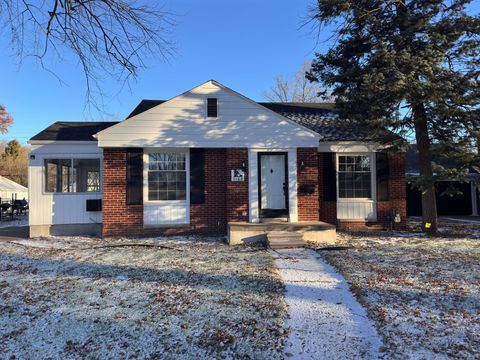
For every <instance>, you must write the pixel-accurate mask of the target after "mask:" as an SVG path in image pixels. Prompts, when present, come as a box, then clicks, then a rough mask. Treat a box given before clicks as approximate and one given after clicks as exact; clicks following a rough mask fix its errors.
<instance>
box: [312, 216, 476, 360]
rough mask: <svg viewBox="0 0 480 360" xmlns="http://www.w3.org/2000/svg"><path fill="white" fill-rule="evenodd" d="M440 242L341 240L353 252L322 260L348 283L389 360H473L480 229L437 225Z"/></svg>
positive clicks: (391, 236)
mask: <svg viewBox="0 0 480 360" xmlns="http://www.w3.org/2000/svg"><path fill="white" fill-rule="evenodd" d="M440 229H441V231H440V233H439V234H438V235H437V236H430V237H427V236H425V237H419V236H418V234H417V233H411V232H408V231H405V232H403V233H398V232H392V233H388V232H368V233H367V232H365V233H358V232H357V233H356V232H339V233H338V238H339V240H340V241H341V242H342V243H343V244H345V245H348V246H350V247H351V248H349V249H348V250H342V251H320V252H319V253H320V254H321V255H322V256H323V257H324V258H325V259H326V260H327V261H328V262H329V263H331V264H333V265H334V266H335V267H336V268H337V269H339V271H340V272H341V273H342V274H343V275H344V276H345V277H346V278H347V280H348V282H349V283H350V286H351V289H352V290H353V291H354V292H355V294H357V295H358V298H359V301H360V302H361V303H362V304H363V305H364V306H365V307H366V308H367V310H368V314H369V317H370V318H372V319H374V320H375V322H376V326H377V328H378V331H379V333H380V335H381V336H382V337H383V340H384V344H385V355H386V356H388V358H389V359H390V358H391V359H449V358H461V359H476V358H477V357H478V349H480V338H479V337H478V336H477V335H478V334H480V317H479V314H480V300H479V299H480V282H479V277H478V274H480V237H479V236H478V235H479V234H480V231H479V230H480V226H479V225H474V224H460V223H456V224H453V223H448V224H446V223H444V222H442V223H441V226H440Z"/></svg>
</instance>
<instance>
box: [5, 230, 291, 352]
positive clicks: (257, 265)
mask: <svg viewBox="0 0 480 360" xmlns="http://www.w3.org/2000/svg"><path fill="white" fill-rule="evenodd" d="M133 242H134V243H136V244H143V245H152V246H151V247H145V246H125V245H128V244H132V243H133ZM283 291H284V287H283V284H282V283H281V281H279V278H278V272H277V271H276V268H275V266H274V264H273V260H272V258H271V256H270V255H269V254H268V252H266V251H265V250H264V249H258V248H248V247H229V246H227V245H224V244H223V243H220V242H218V240H215V239H207V238H202V239H200V238H199V239H195V240H186V239H180V238H177V239H169V240H165V239H162V240H158V239H157V240H155V239H149V240H142V241H139V240H136V241H132V240H120V241H114V242H113V241H103V240H95V239H88V238H84V239H82V238H56V239H53V241H51V240H45V241H31V240H24V241H16V242H15V243H12V242H0V358H2V359H9V358H10V359H47V358H48V359H82V358H92V359H96V358H98V359H158V358H162V359H176V358H182V359H188V358H195V359H203V358H255V359H275V358H281V356H282V351H283V341H284V338H285V334H284V330H283V329H282V322H283V321H284V318H285V314H286V312H285V304H284V300H283Z"/></svg>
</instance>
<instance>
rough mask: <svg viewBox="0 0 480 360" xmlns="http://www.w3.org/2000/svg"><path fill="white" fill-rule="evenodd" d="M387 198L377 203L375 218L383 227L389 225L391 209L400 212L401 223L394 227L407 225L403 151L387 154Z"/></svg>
mask: <svg viewBox="0 0 480 360" xmlns="http://www.w3.org/2000/svg"><path fill="white" fill-rule="evenodd" d="M388 160H389V164H390V166H389V168H390V177H389V200H388V201H379V202H378V203H377V220H378V223H380V224H381V225H382V226H383V227H385V228H388V227H390V215H391V213H392V211H395V212H397V213H399V214H400V218H401V223H399V224H394V226H395V227H396V228H404V227H406V226H407V195H406V189H405V153H403V152H402V153H395V154H389V156H388Z"/></svg>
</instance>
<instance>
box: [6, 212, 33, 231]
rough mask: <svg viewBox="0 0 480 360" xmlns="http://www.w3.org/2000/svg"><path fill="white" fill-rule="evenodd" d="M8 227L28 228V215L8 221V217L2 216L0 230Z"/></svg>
mask: <svg viewBox="0 0 480 360" xmlns="http://www.w3.org/2000/svg"><path fill="white" fill-rule="evenodd" d="M10 226H28V215H18V216H15V217H14V218H13V220H10V215H3V219H2V220H1V221H0V229H1V228H5V227H10Z"/></svg>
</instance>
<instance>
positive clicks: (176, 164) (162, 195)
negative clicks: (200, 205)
mask: <svg viewBox="0 0 480 360" xmlns="http://www.w3.org/2000/svg"><path fill="white" fill-rule="evenodd" d="M185 159H186V156H185V153H150V154H148V200H186V188H187V170H186V165H185Z"/></svg>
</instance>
